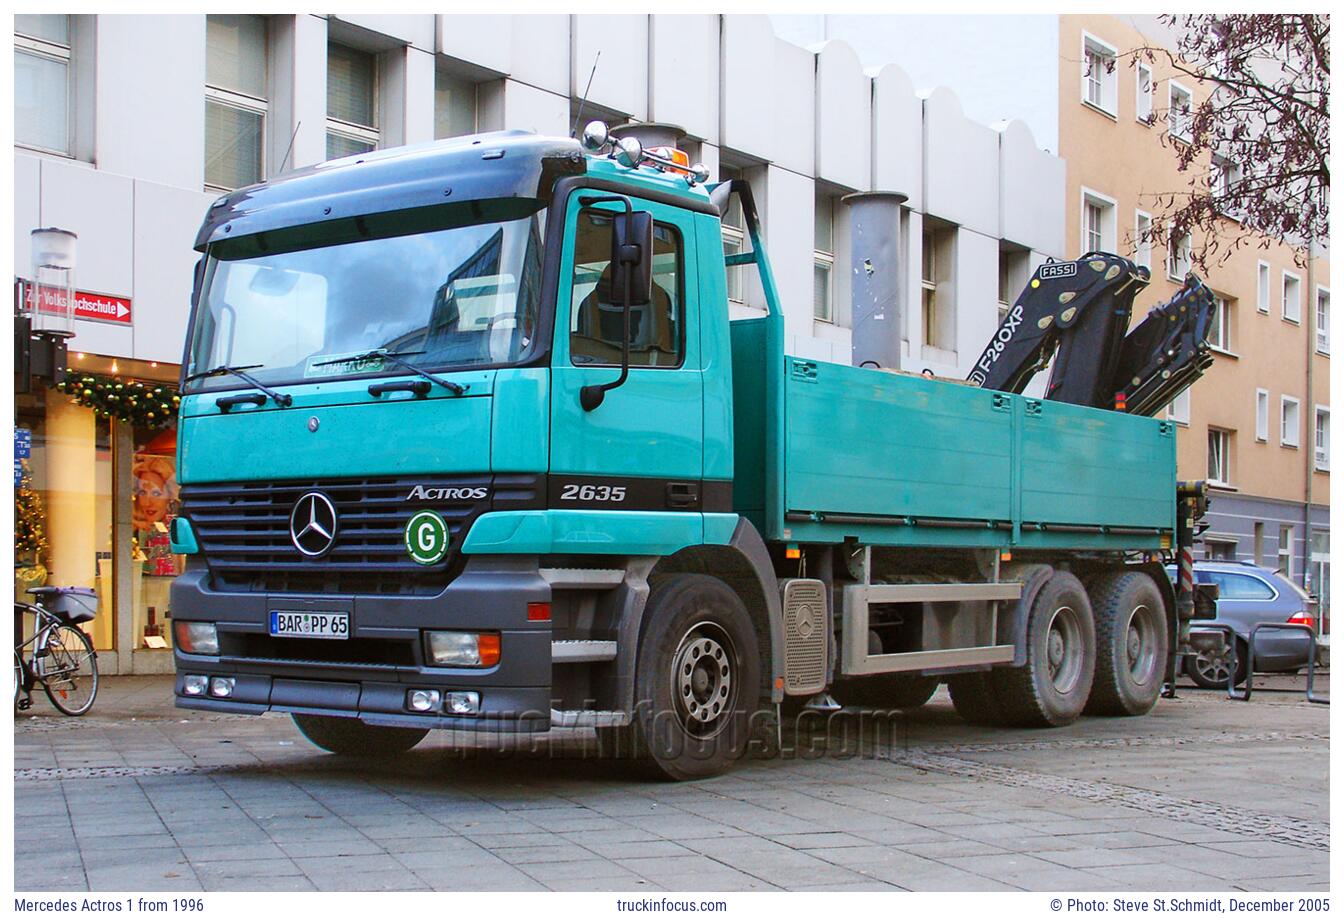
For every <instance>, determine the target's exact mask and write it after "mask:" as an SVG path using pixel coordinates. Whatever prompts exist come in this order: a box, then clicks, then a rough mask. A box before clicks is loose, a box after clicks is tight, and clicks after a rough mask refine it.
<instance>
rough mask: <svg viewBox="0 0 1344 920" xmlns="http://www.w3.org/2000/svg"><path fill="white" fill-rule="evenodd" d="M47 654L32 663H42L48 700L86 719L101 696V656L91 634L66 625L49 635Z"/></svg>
mask: <svg viewBox="0 0 1344 920" xmlns="http://www.w3.org/2000/svg"><path fill="white" fill-rule="evenodd" d="M46 652H47V653H46V655H44V656H42V657H41V658H37V657H34V659H33V660H34V662H35V663H36V662H38V661H41V662H42V664H41V671H40V674H41V679H42V688H43V689H44V690H46V691H47V699H49V700H51V705H53V706H55V707H56V708H57V709H59V710H60V711H61V712H63V713H65V714H66V715H68V716H82V715H84V713H86V712H88V711H89V710H90V709H92V708H93V699H94V697H96V696H97V695H98V656H97V654H96V653H95V652H94V651H93V643H92V642H91V641H89V636H88V633H86V632H84V630H82V629H80V628H79V627H77V626H71V625H69V624H65V623H63V624H61V625H60V626H57V627H54V628H53V629H52V630H51V632H49V633H47V641H46Z"/></svg>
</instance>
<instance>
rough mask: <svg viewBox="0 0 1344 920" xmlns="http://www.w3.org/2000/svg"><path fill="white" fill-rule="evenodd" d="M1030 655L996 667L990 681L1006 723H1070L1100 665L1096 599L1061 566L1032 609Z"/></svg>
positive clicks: (1030, 616) (1017, 724) (1025, 724)
mask: <svg viewBox="0 0 1344 920" xmlns="http://www.w3.org/2000/svg"><path fill="white" fill-rule="evenodd" d="M1026 652H1027V661H1026V664H1024V665H1022V667H1020V668H996V669H995V670H993V671H990V672H989V680H990V685H991V687H992V689H993V691H994V693H995V694H996V695H997V696H998V698H999V705H1000V706H1001V707H1002V710H1003V715H1004V723H1005V724H1007V725H1015V726H1021V727H1024V728H1025V727H1039V728H1045V727H1049V726H1060V725H1068V724H1069V723H1070V722H1073V721H1074V720H1075V719H1077V718H1078V716H1079V715H1080V714H1082V711H1083V707H1084V706H1085V705H1087V698H1088V695H1089V694H1090V693H1091V691H1092V676H1093V674H1094V673H1095V671H1096V666H1097V642H1096V629H1095V626H1094V625H1093V617H1092V603H1091V602H1090V601H1089V600H1088V598H1087V591H1086V589H1084V588H1083V584H1082V582H1080V581H1079V580H1078V579H1077V578H1075V577H1074V576H1073V575H1071V574H1070V573H1068V572H1063V571H1056V572H1055V574H1054V575H1052V576H1050V580H1049V581H1048V582H1046V583H1045V586H1044V587H1043V588H1041V590H1040V593H1038V594H1037V595H1036V599H1035V601H1033V602H1032V605H1031V611H1030V612H1029V613H1028V615H1027V649H1026Z"/></svg>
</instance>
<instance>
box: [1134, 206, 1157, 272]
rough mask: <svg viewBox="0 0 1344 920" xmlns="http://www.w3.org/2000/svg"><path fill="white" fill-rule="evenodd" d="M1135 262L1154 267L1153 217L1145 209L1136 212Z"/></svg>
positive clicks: (1146, 266)
mask: <svg viewBox="0 0 1344 920" xmlns="http://www.w3.org/2000/svg"><path fill="white" fill-rule="evenodd" d="M1134 263H1135V264H1136V265H1142V266H1143V267H1144V268H1147V269H1151V268H1152V267H1153V218H1152V215H1150V214H1146V213H1144V212H1143V211H1135V212H1134Z"/></svg>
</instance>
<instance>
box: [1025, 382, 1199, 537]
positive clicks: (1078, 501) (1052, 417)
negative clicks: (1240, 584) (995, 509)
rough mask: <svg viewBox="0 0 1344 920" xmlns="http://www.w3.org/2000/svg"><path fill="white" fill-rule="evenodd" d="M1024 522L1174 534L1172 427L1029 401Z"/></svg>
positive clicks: (1027, 405)
mask: <svg viewBox="0 0 1344 920" xmlns="http://www.w3.org/2000/svg"><path fill="white" fill-rule="evenodd" d="M1022 426H1023V427H1022V460H1021V467H1022V521H1023V523H1024V524H1031V523H1038V522H1039V523H1054V524H1089V525H1090V524H1103V525H1107V526H1111V527H1145V528H1146V527H1161V528H1166V529H1170V528H1172V527H1174V526H1175V480H1176V432H1175V428H1174V426H1173V425H1172V423H1171V422H1167V421H1159V420H1157V419H1151V418H1142V417H1139V416H1134V415H1127V414H1125V413H1123V412H1110V411H1106V410H1101V409H1091V408H1087V407H1084V406H1074V405H1069V404H1068V403H1059V402H1050V401H1044V400H1024V401H1023V417H1022Z"/></svg>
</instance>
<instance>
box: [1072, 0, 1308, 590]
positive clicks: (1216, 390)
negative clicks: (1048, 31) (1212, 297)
mask: <svg viewBox="0 0 1344 920" xmlns="http://www.w3.org/2000/svg"><path fill="white" fill-rule="evenodd" d="M1058 27H1059V60H1060V66H1059V148H1060V149H1059V155H1060V156H1061V157H1062V158H1063V159H1064V160H1065V162H1066V163H1067V170H1068V175H1067V183H1066V189H1067V190H1066V193H1065V194H1066V205H1065V207H1066V211H1065V216H1066V229H1065V242H1066V247H1067V253H1068V255H1069V256H1070V257H1073V256H1077V255H1079V254H1081V253H1082V252H1086V251H1088V250H1090V249H1104V250H1111V251H1114V252H1118V253H1121V254H1123V255H1127V256H1130V257H1131V258H1135V259H1136V260H1137V261H1139V262H1140V263H1142V264H1144V265H1147V266H1149V267H1150V268H1151V270H1152V283H1151V284H1150V286H1149V288H1148V290H1147V291H1146V292H1145V294H1143V295H1141V296H1140V298H1139V300H1138V302H1137V305H1136V310H1135V318H1134V321H1135V322H1136V323H1137V322H1138V321H1139V320H1141V319H1142V317H1143V315H1144V314H1145V313H1146V312H1147V308H1149V307H1151V306H1152V305H1154V304H1156V303H1158V302H1160V301H1164V300H1167V299H1169V298H1170V297H1171V296H1173V295H1174V294H1175V293H1176V292H1177V290H1179V288H1180V279H1181V278H1183V277H1184V275H1185V273H1186V272H1187V271H1188V270H1189V269H1190V267H1191V257H1192V255H1193V254H1195V253H1199V252H1201V251H1205V250H1206V249H1208V248H1209V247H1210V243H1211V240H1209V239H1207V238H1204V237H1202V236H1201V235H1200V234H1198V233H1196V234H1194V235H1193V238H1192V239H1186V240H1177V241H1172V240H1170V239H1169V234H1167V233H1165V232H1163V229H1162V228H1161V227H1160V226H1159V227H1158V228H1157V231H1158V232H1157V233H1156V234H1155V237H1156V238H1155V239H1154V240H1152V241H1151V242H1149V241H1145V240H1144V239H1143V237H1144V236H1145V230H1147V229H1148V228H1149V227H1150V226H1151V225H1152V222H1153V221H1154V220H1156V219H1158V217H1157V211H1158V210H1159V204H1158V197H1159V196H1160V195H1163V194H1169V193H1171V192H1178V191H1181V190H1184V189H1187V188H1189V186H1190V182H1191V180H1192V174H1191V173H1190V172H1185V173H1182V172H1180V171H1178V169H1177V161H1176V155H1175V152H1174V151H1173V150H1172V149H1171V146H1172V145H1173V144H1180V143H1183V141H1182V140H1181V137H1182V135H1183V134H1185V133H1186V132H1187V131H1188V129H1189V115H1188V114H1187V110H1188V109H1189V107H1190V106H1191V105H1192V104H1197V102H1198V100H1199V99H1200V98H1201V94H1202V93H1204V92H1206V90H1204V89H1202V88H1201V87H1200V86H1199V84H1198V83H1196V82H1195V81H1193V80H1190V79H1189V78H1186V77H1183V76H1181V75H1180V74H1177V73H1175V72H1173V71H1172V70H1171V68H1170V67H1169V66H1163V64H1164V62H1163V60H1162V59H1161V56H1160V55H1159V56H1158V59H1157V60H1156V61H1154V62H1151V63H1150V62H1148V61H1147V60H1146V59H1144V58H1141V57H1140V58H1136V57H1135V56H1134V55H1132V54H1130V53H1129V52H1132V51H1133V50H1134V49H1136V48H1138V47H1140V46H1142V45H1145V44H1150V43H1152V42H1153V41H1155V40H1160V37H1161V36H1160V30H1159V29H1156V28H1153V27H1152V24H1149V23H1146V22H1144V21H1142V20H1137V19H1131V18H1121V17H1115V16H1107V15H1078V16H1061V17H1059V19H1058ZM1140 27H1142V28H1143V29H1144V32H1151V33H1153V34H1152V36H1147V35H1145V34H1144V32H1141V31H1140V30H1139V29H1140ZM1200 167H1201V168H1202V170H1203V172H1202V173H1201V174H1200V175H1204V176H1210V177H1215V176H1216V177H1217V181H1226V180H1228V179H1231V180H1233V181H1234V180H1235V175H1236V169H1237V167H1236V164H1234V163H1221V162H1220V163H1214V162H1210V161H1207V160H1206V161H1205V162H1203V163H1201V164H1200ZM1223 223H1224V227H1223V230H1222V232H1221V234H1220V235H1221V237H1222V241H1221V242H1222V248H1223V249H1226V248H1227V245H1228V243H1229V242H1230V240H1231V239H1232V237H1233V236H1235V235H1237V234H1239V233H1240V231H1241V228H1240V226H1239V225H1238V224H1237V222H1236V221H1235V219H1233V218H1231V217H1229V218H1227V219H1226V220H1225V221H1224V222H1223ZM1219 258H1220V256H1219V255H1214V256H1213V257H1212V258H1210V259H1209V261H1208V266H1207V270H1206V271H1201V270H1200V269H1199V268H1198V267H1196V268H1195V270H1196V271H1197V272H1198V273H1200V274H1201V276H1202V277H1203V278H1204V280H1205V282H1206V283H1207V284H1208V285H1209V287H1210V288H1211V289H1212V290H1213V291H1214V292H1215V293H1216V295H1217V297H1218V304H1219V308H1218V312H1217V315H1216V317H1215V321H1214V323H1213V327H1212V330H1211V333H1210V340H1211V341H1212V342H1213V343H1214V345H1215V351H1214V363H1213V366H1212V367H1211V368H1209V370H1208V372H1207V373H1206V374H1205V376H1204V377H1203V379H1201V380H1200V381H1199V382H1198V383H1196V384H1195V386H1194V387H1192V388H1191V389H1190V390H1188V391H1187V392H1186V393H1185V394H1184V395H1183V396H1182V397H1181V398H1180V399H1179V400H1177V401H1176V402H1175V403H1173V404H1172V405H1171V406H1170V407H1169V408H1168V410H1167V411H1168V417H1169V418H1170V419H1172V420H1173V421H1174V422H1176V423H1177V425H1179V433H1178V445H1179V447H1178V450H1179V471H1180V475H1181V476H1182V478H1186V479H1208V480H1210V481H1211V483H1213V484H1214V489H1213V502H1212V507H1211V509H1210V512H1211V513H1210V518H1209V519H1210V528H1209V530H1208V532H1207V533H1206V534H1205V535H1204V553H1205V554H1206V555H1207V556H1208V557H1210V558H1219V559H1240V560H1245V561H1253V562H1258V563H1260V564H1263V565H1267V566H1270V567H1271V568H1280V569H1282V570H1284V571H1285V572H1287V573H1288V574H1289V575H1290V576H1291V578H1292V580H1293V581H1294V582H1297V583H1298V584H1303V585H1305V586H1307V587H1308V588H1309V589H1310V590H1311V591H1313V592H1315V593H1319V594H1320V595H1321V598H1322V601H1323V608H1324V609H1327V610H1328V607H1326V606H1325V605H1326V604H1328V599H1329V546H1330V534H1329V505H1330V472H1329V471H1330V443H1329V433H1330V380H1329V377H1330V265H1329V260H1328V256H1327V255H1325V254H1324V251H1323V249H1320V248H1319V247H1318V251H1317V254H1316V255H1315V257H1313V258H1310V259H1308V258H1306V252H1305V250H1304V249H1301V248H1299V249H1294V248H1293V247H1291V246H1288V245H1285V244H1283V243H1281V242H1278V241H1267V240H1264V239H1261V238H1255V239H1253V240H1250V241H1249V242H1248V243H1247V244H1244V245H1242V246H1241V248H1240V249H1238V250H1237V251H1235V252H1233V253H1232V254H1231V255H1230V256H1228V257H1227V258H1226V259H1225V260H1223V261H1219Z"/></svg>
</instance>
